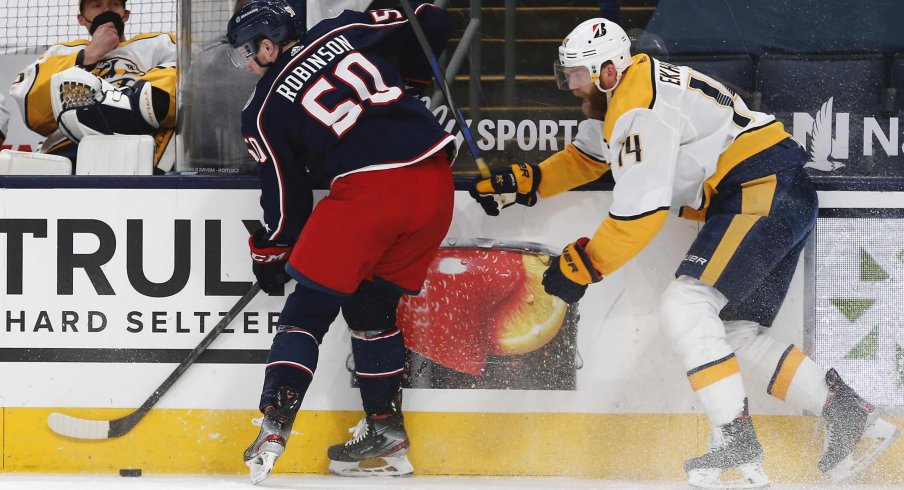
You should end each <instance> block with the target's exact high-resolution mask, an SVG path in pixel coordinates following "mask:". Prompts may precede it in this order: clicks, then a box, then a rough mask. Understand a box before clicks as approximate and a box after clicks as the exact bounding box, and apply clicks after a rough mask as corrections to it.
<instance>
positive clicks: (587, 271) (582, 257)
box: [543, 238, 603, 303]
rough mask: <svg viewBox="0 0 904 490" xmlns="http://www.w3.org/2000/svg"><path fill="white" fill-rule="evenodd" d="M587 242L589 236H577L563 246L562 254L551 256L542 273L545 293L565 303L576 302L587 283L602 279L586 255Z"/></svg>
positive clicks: (582, 293)
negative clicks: (574, 240) (573, 240)
mask: <svg viewBox="0 0 904 490" xmlns="http://www.w3.org/2000/svg"><path fill="white" fill-rule="evenodd" d="M589 242H590V239H589V238H579V239H578V240H577V241H576V242H574V243H571V244H569V245H568V246H567V247H565V250H563V251H562V255H559V256H558V257H552V260H550V263H549V269H546V272H544V273H543V288H544V289H545V290H546V292H547V293H549V294H551V295H553V296H558V297H559V298H562V300H564V301H565V302H566V303H577V302H578V300H579V299H581V297H583V296H584V292H586V291H587V285H588V284H592V283H595V282H599V281H600V280H602V279H603V275H602V274H600V273H599V271H597V270H596V269H595V268H594V267H593V263H592V262H591V261H590V256H589V255H587V250H586V247H587V244H588V243H589Z"/></svg>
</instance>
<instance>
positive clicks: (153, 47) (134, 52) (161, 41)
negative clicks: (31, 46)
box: [10, 33, 176, 161]
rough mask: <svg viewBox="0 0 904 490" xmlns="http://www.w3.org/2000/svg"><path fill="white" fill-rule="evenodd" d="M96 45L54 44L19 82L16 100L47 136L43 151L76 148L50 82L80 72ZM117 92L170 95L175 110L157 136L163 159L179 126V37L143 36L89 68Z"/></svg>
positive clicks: (82, 42)
mask: <svg viewBox="0 0 904 490" xmlns="http://www.w3.org/2000/svg"><path fill="white" fill-rule="evenodd" d="M89 42H90V40H88V39H78V40H75V41H72V42H68V43H60V44H54V45H53V46H51V47H50V48H49V49H48V50H47V51H46V52H45V53H44V54H42V55H41V57H40V58H38V60H37V61H35V62H34V63H32V64H30V65H28V66H27V67H26V68H25V69H24V70H23V71H22V72H21V73H19V75H18V76H17V77H16V79H15V81H14V82H13V85H12V88H11V89H10V95H12V97H13V99H15V101H16V103H17V104H18V105H19V111H20V112H21V113H22V114H23V117H24V118H25V124H26V125H27V126H28V128H29V129H31V130H32V131H34V132H36V133H39V134H41V135H43V136H47V140H46V141H45V142H44V146H43V148H42V151H44V152H48V151H53V150H56V149H58V148H60V147H62V146H64V145H68V144H71V143H70V142H69V140H67V139H66V137H65V136H63V134H62V133H61V132H60V131H59V129H58V127H57V122H56V119H55V118H54V116H53V110H52V109H51V105H50V79H51V77H52V76H53V75H54V74H56V73H59V72H61V71H63V70H65V69H67V68H71V67H73V66H78V62H79V61H80V54H81V52H82V51H83V50H84V49H85V46H87V45H88V43H89ZM83 68H85V69H87V70H90V71H91V73H93V74H95V75H97V76H98V77H101V78H103V79H105V80H107V81H108V82H110V83H111V84H112V85H114V86H116V87H128V86H131V85H132V84H134V83H135V82H136V81H137V80H139V79H142V80H147V81H148V82H149V83H150V84H151V85H153V86H154V87H157V88H159V89H161V90H163V91H165V92H166V93H168V94H170V107H169V111H168V112H167V115H166V117H165V118H164V119H163V120H162V121H160V129H159V130H158V131H157V133H156V134H155V135H154V140H155V143H156V149H157V155H156V158H155V161H157V160H159V158H160V155H161V154H162V153H163V151H164V149H165V148H166V146H167V145H168V143H169V141H170V139H171V138H172V135H173V127H174V126H175V120H176V37H175V35H173V34H165V33H147V34H139V35H137V36H135V37H133V38H131V39H129V40H127V41H123V42H121V43H119V46H117V47H116V48H114V49H113V50H112V51H110V52H109V53H107V55H106V56H104V58H103V59H102V60H101V61H99V62H97V63H96V64H95V65H94V66H93V67H83Z"/></svg>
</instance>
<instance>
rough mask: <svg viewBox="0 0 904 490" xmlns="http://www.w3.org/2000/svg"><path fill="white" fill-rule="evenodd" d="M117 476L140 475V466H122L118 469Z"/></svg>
mask: <svg viewBox="0 0 904 490" xmlns="http://www.w3.org/2000/svg"><path fill="white" fill-rule="evenodd" d="M119 476H125V477H136V476H141V468H122V469H121V470H119Z"/></svg>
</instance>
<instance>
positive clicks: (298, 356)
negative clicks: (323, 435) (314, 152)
mask: <svg viewBox="0 0 904 490" xmlns="http://www.w3.org/2000/svg"><path fill="white" fill-rule="evenodd" d="M319 345H320V343H319V342H318V340H317V338H315V336H314V335H313V334H312V333H311V332H309V331H308V330H305V329H303V328H297V327H287V326H280V329H279V332H277V333H276V335H275V336H274V337H273V345H272V346H271V347H270V356H269V358H268V359H267V368H266V371H265V373H264V389H263V392H262V393H261V402H260V411H261V412H263V411H264V409H265V408H266V407H267V406H268V405H274V406H275V405H276V395H277V392H278V391H279V388H280V387H282V386H287V387H290V388H292V389H294V390H295V391H297V392H298V394H299V396H300V397H301V398H302V399H303V398H304V394H305V392H307V390H308V386H310V384H311V380H312V379H313V378H314V371H315V370H316V369H317V359H318V357H319V354H320V349H319Z"/></svg>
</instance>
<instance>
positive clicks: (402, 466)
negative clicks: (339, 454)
mask: <svg viewBox="0 0 904 490" xmlns="http://www.w3.org/2000/svg"><path fill="white" fill-rule="evenodd" d="M329 469H330V473H333V474H334V475H338V476H352V477H367V476H405V475H410V474H412V473H414V466H411V461H409V460H408V456H405V455H402V456H384V457H382V458H371V459H365V460H364V461H353V462H346V461H330V468H329Z"/></svg>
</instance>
